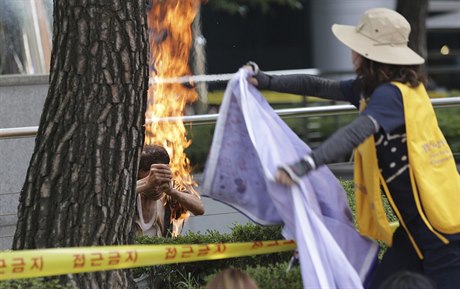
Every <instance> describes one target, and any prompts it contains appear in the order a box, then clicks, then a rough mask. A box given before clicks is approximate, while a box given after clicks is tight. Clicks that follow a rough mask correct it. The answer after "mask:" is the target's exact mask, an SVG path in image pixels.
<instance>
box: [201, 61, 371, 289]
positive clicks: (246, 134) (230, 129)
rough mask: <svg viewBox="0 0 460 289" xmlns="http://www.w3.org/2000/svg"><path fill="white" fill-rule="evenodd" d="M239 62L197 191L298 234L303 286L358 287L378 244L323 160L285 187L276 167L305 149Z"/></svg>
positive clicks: (286, 232) (289, 234) (287, 235)
mask: <svg viewBox="0 0 460 289" xmlns="http://www.w3.org/2000/svg"><path fill="white" fill-rule="evenodd" d="M248 73H249V72H248V71H247V70H245V69H240V70H239V72H238V73H236V74H235V75H234V77H233V78H232V79H231V80H230V81H229V83H228V85H227V89H226V91H225V95H224V99H223V101H222V105H221V107H220V112H219V117H218V120H217V124H216V129H215V132H214V138H213V142H212V146H211V151H210V154H209V157H208V160H207V163H206V168H205V172H204V176H203V177H204V179H203V183H202V187H201V189H202V195H204V196H208V197H211V198H213V199H215V200H218V201H221V202H223V203H226V204H228V205H230V206H232V207H234V208H236V209H237V210H239V211H240V212H242V213H243V214H245V215H246V216H247V217H249V218H250V219H252V220H253V221H254V222H256V223H259V224H261V225H273V224H284V226H283V235H284V237H285V238H286V239H292V240H295V242H296V244H297V248H298V251H299V257H300V264H301V272H302V279H303V284H304V288H329V289H332V288H355V289H356V288H363V285H362V284H363V282H364V281H365V279H366V277H368V275H370V274H369V273H370V271H371V269H372V268H373V265H374V264H375V262H376V256H377V252H378V245H377V244H376V243H374V242H372V241H371V240H369V239H366V238H364V237H362V236H361V235H359V233H358V232H357V231H356V230H355V228H354V225H353V220H352V214H351V211H350V208H349V207H348V202H347V199H346V193H345V191H344V189H343V188H342V186H341V185H340V183H339V182H338V180H337V179H336V178H335V176H334V175H333V174H332V173H331V171H330V170H329V169H328V168H327V167H326V166H322V167H320V168H319V169H318V170H315V171H313V172H311V173H310V174H308V175H307V176H306V177H303V178H302V180H301V182H300V183H299V184H298V185H294V186H292V187H287V186H283V185H280V184H278V183H276V182H275V179H274V176H275V172H276V170H277V167H278V166H279V165H281V164H284V163H292V162H294V161H297V160H299V159H300V158H301V157H302V156H304V155H305V154H307V153H309V152H310V149H309V148H308V146H307V145H306V144H305V143H304V142H303V141H302V140H301V139H299V138H298V137H297V135H296V134H295V133H294V132H293V131H292V130H291V129H290V128H289V127H288V126H287V125H286V124H285V123H284V121H283V120H282V119H281V118H280V117H279V116H278V115H277V114H276V112H275V111H274V110H273V109H272V108H271V107H270V105H269V104H268V103H267V101H266V100H265V98H264V97H263V96H262V95H261V94H260V92H259V91H258V90H257V89H256V88H255V87H253V86H252V85H250V84H249V83H248V82H247V77H248Z"/></svg>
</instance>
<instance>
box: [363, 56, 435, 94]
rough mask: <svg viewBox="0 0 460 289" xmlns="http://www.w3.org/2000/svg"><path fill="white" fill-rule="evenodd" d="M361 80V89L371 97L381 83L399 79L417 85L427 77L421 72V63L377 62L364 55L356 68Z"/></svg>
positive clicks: (412, 85) (410, 84)
mask: <svg viewBox="0 0 460 289" xmlns="http://www.w3.org/2000/svg"><path fill="white" fill-rule="evenodd" d="M356 74H357V77H358V79H359V80H360V82H359V83H360V85H361V91H362V92H363V93H364V96H366V97H369V96H370V95H371V94H372V92H373V91H374V90H375V89H376V88H377V87H378V86H379V85H381V84H383V83H387V82H390V81H398V82H402V83H405V84H408V85H409V86H411V87H417V86H418V85H419V84H420V83H423V84H425V83H426V77H425V75H424V74H422V72H421V66H420V65H393V64H385V63H380V62H376V61H373V60H370V59H367V58H365V57H362V61H361V65H360V66H359V67H358V69H357V70H356Z"/></svg>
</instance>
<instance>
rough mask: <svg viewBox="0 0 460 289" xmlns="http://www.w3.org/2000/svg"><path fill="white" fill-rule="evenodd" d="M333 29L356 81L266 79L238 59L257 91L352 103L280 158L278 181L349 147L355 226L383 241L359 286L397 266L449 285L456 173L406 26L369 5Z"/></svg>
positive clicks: (455, 276)
mask: <svg viewBox="0 0 460 289" xmlns="http://www.w3.org/2000/svg"><path fill="white" fill-rule="evenodd" d="M332 32H333V33H334V35H335V36H336V37H337V38H338V39H339V40H340V41H341V42H342V43H343V44H345V45H346V46H348V47H349V48H351V49H352V60H353V65H354V68H355V72H356V74H357V77H356V79H352V80H347V81H337V80H329V79H324V78H320V77H316V76H311V75H286V76H274V75H273V76H272V75H267V74H265V73H263V72H261V71H259V69H258V67H257V65H256V64H255V63H249V65H248V66H246V67H248V68H252V70H253V74H254V76H253V77H251V78H249V82H251V83H252V84H254V85H255V86H257V87H258V88H259V89H269V90H274V91H279V92H288V93H295V94H300V95H311V96H317V97H322V98H327V99H332V100H338V101H348V102H350V103H352V104H353V105H355V106H356V107H357V108H359V109H360V114H359V116H358V117H357V118H356V119H355V120H354V121H353V122H351V123H350V124H349V125H347V126H345V127H343V128H341V129H339V130H338V131H337V132H335V133H334V134H333V135H332V136H331V137H329V138H328V139H327V140H325V141H324V142H323V143H322V144H321V145H320V146H319V147H318V148H316V149H314V150H313V151H312V152H311V153H310V154H308V155H306V156H304V157H303V158H302V159H301V160H299V161H298V162H296V163H293V164H279V169H278V172H277V175H276V179H277V181H278V182H280V183H283V184H286V185H293V184H295V183H297V182H298V181H299V180H300V178H302V177H303V176H305V175H307V174H308V173H310V172H311V171H314V170H315V169H316V168H317V167H319V166H322V165H324V164H327V163H331V162H334V161H337V160H338V159H339V158H340V157H343V156H346V155H347V154H350V153H351V152H352V151H353V150H355V151H354V156H355V164H354V168H355V172H354V175H355V177H354V178H355V193H356V201H357V205H356V208H357V211H356V214H357V224H358V229H359V231H360V232H361V233H362V234H363V235H365V236H368V237H371V238H373V239H377V240H381V241H383V242H385V243H386V244H387V245H388V246H389V248H388V250H387V251H386V253H385V255H384V256H383V259H382V261H381V262H380V264H379V266H378V267H377V270H376V272H375V274H374V275H373V276H370V278H368V279H367V280H366V282H368V283H366V286H370V287H371V288H377V287H378V286H379V284H380V283H382V282H383V280H385V279H386V278H388V277H389V276H390V275H392V274H394V273H395V272H398V271H401V270H409V271H416V272H420V273H422V274H424V275H425V276H427V277H429V278H430V279H432V280H433V281H434V282H435V283H436V285H437V287H438V288H457V286H458V284H460V210H459V209H458V208H459V204H460V176H459V174H458V171H457V168H456V164H455V160H454V158H453V154H452V151H451V149H450V148H449V146H448V144H447V142H446V140H445V138H444V136H443V134H442V132H441V130H440V129H439V127H438V124H437V121H436V116H435V113H434V110H433V108H432V105H431V102H430V100H429V98H428V95H427V93H426V90H425V87H424V82H425V78H424V76H423V75H422V74H421V73H420V65H421V64H423V63H424V59H423V58H422V57H421V56H420V55H418V54H417V53H416V52H414V51H413V50H412V49H410V48H409V47H408V46H407V43H408V39H409V33H410V25H409V23H408V22H407V20H406V19H405V18H404V17H403V16H401V15H400V14H399V13H397V12H395V11H393V10H390V9H386V8H374V9H370V10H368V11H366V12H365V13H364V14H363V17H362V19H361V23H360V24H359V25H357V26H348V25H338V24H335V25H333V26H332ZM381 189H382V190H383V191H384V193H385V195H386V197H387V199H388V200H389V202H390V204H391V206H392V208H393V210H394V212H395V214H396V215H397V217H398V219H399V227H398V228H396V229H395V226H392V225H391V224H390V223H389V221H388V219H387V218H386V217H385V211H384V209H383V205H382V199H381ZM368 277H369V276H368ZM369 284H370V285H369Z"/></svg>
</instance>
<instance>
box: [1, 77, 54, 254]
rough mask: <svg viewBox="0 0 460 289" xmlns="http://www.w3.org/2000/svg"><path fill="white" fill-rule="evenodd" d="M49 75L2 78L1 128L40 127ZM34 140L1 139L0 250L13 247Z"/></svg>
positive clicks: (30, 138)
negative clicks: (21, 195)
mask: <svg viewBox="0 0 460 289" xmlns="http://www.w3.org/2000/svg"><path fill="white" fill-rule="evenodd" d="M47 91H48V76H47V75H38V76H1V77H0V104H1V105H0V128H2V129H3V128H13V127H26V126H37V125H38V122H39V120H40V114H41V111H42V107H43V103H44V100H45V97H46V93H47ZM33 146H34V138H33V137H29V138H17V139H0V249H7V248H9V247H10V245H11V241H12V237H13V234H14V230H15V226H16V220H17V216H16V213H17V206H18V197H19V192H20V190H21V188H22V185H23V183H24V179H25V176H26V172H27V167H28V164H29V161H30V157H31V155H32V151H33Z"/></svg>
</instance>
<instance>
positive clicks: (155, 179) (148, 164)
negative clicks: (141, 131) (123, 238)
mask: <svg viewBox="0 0 460 289" xmlns="http://www.w3.org/2000/svg"><path fill="white" fill-rule="evenodd" d="M169 161H170V159H169V155H168V152H167V151H166V149H165V148H163V147H161V146H158V145H146V146H145V147H144V150H143V152H142V155H141V160H140V164H139V171H138V175H137V179H138V181H137V187H136V192H137V193H138V195H137V211H138V216H137V218H136V224H137V232H138V233H139V234H143V235H147V236H150V237H160V236H162V237H171V236H176V235H178V234H179V233H180V230H181V229H182V226H183V224H184V220H185V218H187V216H188V211H190V212H191V213H192V214H194V215H203V214H204V206H203V203H202V201H201V199H200V197H199V196H198V195H196V194H193V193H191V192H189V191H187V190H184V191H181V190H177V189H175V188H174V183H173V181H172V174H171V170H170V168H169Z"/></svg>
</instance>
